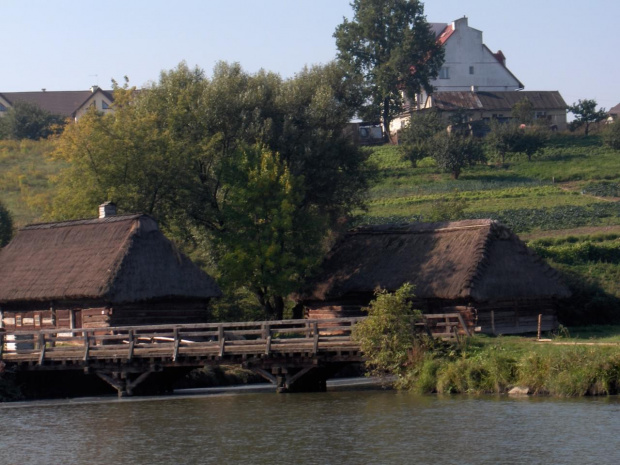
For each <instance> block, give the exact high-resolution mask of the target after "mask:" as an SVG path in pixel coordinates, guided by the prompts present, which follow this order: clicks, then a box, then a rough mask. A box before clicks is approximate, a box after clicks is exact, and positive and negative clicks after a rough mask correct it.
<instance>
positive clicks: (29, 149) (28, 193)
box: [0, 140, 62, 226]
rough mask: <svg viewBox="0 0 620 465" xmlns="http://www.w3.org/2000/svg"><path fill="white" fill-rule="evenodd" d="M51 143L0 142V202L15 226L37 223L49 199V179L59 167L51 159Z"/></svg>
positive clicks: (27, 141)
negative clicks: (6, 209) (7, 210)
mask: <svg viewBox="0 0 620 465" xmlns="http://www.w3.org/2000/svg"><path fill="white" fill-rule="evenodd" d="M53 148H54V146H53V142H51V141H30V140H23V141H5V140H2V141H0V201H2V202H3V203H4V205H5V206H6V207H7V208H8V209H9V211H10V212H11V213H12V215H13V218H14V222H15V224H16V226H23V225H24V224H26V223H30V222H33V221H37V220H39V219H40V217H41V214H42V210H43V206H44V205H45V203H46V202H47V200H48V199H49V195H50V192H51V191H50V183H49V180H50V178H51V177H53V176H54V175H56V174H57V173H58V172H59V170H60V168H61V166H62V165H61V164H60V163H59V162H56V161H53V160H51V159H50V157H49V154H50V153H51V152H52V150H53Z"/></svg>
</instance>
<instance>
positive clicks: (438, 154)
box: [431, 131, 486, 179]
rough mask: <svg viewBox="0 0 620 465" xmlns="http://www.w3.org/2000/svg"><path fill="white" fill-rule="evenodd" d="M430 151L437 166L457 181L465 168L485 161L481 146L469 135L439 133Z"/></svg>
mask: <svg viewBox="0 0 620 465" xmlns="http://www.w3.org/2000/svg"><path fill="white" fill-rule="evenodd" d="M431 151H432V154H433V158H434V159H435V163H437V166H438V167H440V168H441V169H443V170H444V171H447V172H449V173H451V174H452V177H453V178H454V179H458V178H459V176H460V175H461V171H462V170H463V168H465V167H466V166H473V165H475V164H477V163H482V162H484V161H486V159H485V157H484V153H483V150H482V145H481V143H480V142H479V141H478V139H476V138H475V137H473V136H471V135H459V134H450V133H448V132H447V131H442V132H439V133H437V134H436V135H435V137H433V141H432V146H431Z"/></svg>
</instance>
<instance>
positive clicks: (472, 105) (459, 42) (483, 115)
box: [390, 17, 566, 133]
mask: <svg viewBox="0 0 620 465" xmlns="http://www.w3.org/2000/svg"><path fill="white" fill-rule="evenodd" d="M431 29H432V30H433V31H434V32H435V35H436V37H437V41H438V42H439V43H441V44H442V45H443V47H444V53H445V61H444V64H443V66H442V68H441V70H440V72H439V76H438V77H437V79H435V80H434V81H431V84H432V85H433V88H434V91H433V93H432V94H430V95H429V94H427V93H425V92H423V93H421V94H418V95H416V97H415V100H414V101H411V100H408V99H405V105H404V108H403V113H402V114H400V115H399V116H398V117H396V118H394V119H393V120H392V121H391V123H390V132H391V133H396V132H398V130H400V129H402V128H403V127H405V125H406V124H407V122H408V121H409V117H410V115H411V112H412V111H418V110H426V109H430V108H436V109H438V110H440V111H442V112H443V113H446V114H447V113H448V112H452V113H454V112H455V111H457V110H459V109H460V110H466V111H467V113H468V115H469V116H470V120H472V121H473V120H478V119H488V118H489V117H499V118H510V116H511V114H510V113H511V106H510V105H512V104H514V103H516V102H518V101H519V100H522V99H524V98H528V100H530V102H532V104H533V105H534V107H535V108H534V110H535V112H536V117H537V118H545V119H547V120H548V121H549V124H550V125H551V126H554V127H556V128H558V129H560V130H562V129H565V128H566V103H565V102H564V100H563V99H562V97H561V95H559V92H557V91H532V92H527V93H526V92H521V91H522V90H523V89H524V85H523V83H522V82H521V81H520V80H519V79H518V78H517V77H516V76H515V75H514V74H513V73H512V71H510V70H509V69H508V68H507V66H506V57H505V56H504V54H503V53H502V51H501V50H498V51H497V52H492V51H491V49H489V47H487V46H486V45H485V43H484V42H483V40H482V31H479V30H478V29H474V28H472V27H470V26H469V24H468V20H467V17H463V18H460V19H457V20H455V21H453V22H452V23H449V24H446V23H431ZM444 97H445V98H444ZM508 104H510V105H508ZM474 110H475V111H474Z"/></svg>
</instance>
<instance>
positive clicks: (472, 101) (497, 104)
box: [431, 90, 568, 111]
mask: <svg viewBox="0 0 620 465" xmlns="http://www.w3.org/2000/svg"><path fill="white" fill-rule="evenodd" d="M431 98H432V99H433V107H435V108H437V109H438V110H443V111H454V110H457V109H464V110H480V111H510V110H511V109H512V107H513V106H514V105H515V103H518V102H520V101H521V100H524V99H526V98H527V99H528V100H529V101H530V102H531V103H532V105H533V107H534V111H549V110H566V108H568V106H567V105H566V102H565V101H564V99H563V98H562V96H561V95H560V92H558V91H557V90H550V91H522V90H519V91H516V90H515V91H503V92H471V91H451V92H435V93H434V94H433V95H432V97H431Z"/></svg>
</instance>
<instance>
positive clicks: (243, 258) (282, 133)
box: [51, 63, 371, 317]
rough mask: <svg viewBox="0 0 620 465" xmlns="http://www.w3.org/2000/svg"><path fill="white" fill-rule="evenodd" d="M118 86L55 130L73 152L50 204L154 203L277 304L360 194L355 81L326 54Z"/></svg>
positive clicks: (366, 177)
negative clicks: (303, 63) (285, 69)
mask: <svg viewBox="0 0 620 465" xmlns="http://www.w3.org/2000/svg"><path fill="white" fill-rule="evenodd" d="M114 92H115V94H114V110H115V111H114V112H110V113H107V114H105V115H103V114H99V113H97V112H95V111H90V112H89V113H88V114H86V115H85V116H84V117H82V118H81V119H80V121H79V122H78V123H77V124H75V125H71V126H70V127H68V128H67V130H66V131H65V132H64V133H63V134H62V136H61V137H60V138H59V142H58V149H57V151H56V153H55V156H56V157H58V158H61V159H63V160H65V161H67V162H69V163H68V168H67V169H66V170H65V172H64V173H62V174H61V176H60V177H59V179H58V184H59V189H58V196H57V197H56V198H55V200H54V202H53V204H52V209H51V216H52V217H53V218H56V219H68V218H75V217H85V216H91V215H92V212H94V211H95V209H96V206H97V205H98V204H100V203H102V202H103V201H105V200H112V201H114V202H115V203H116V204H117V206H118V208H119V211H126V212H144V213H148V214H151V215H153V216H154V217H156V218H157V219H158V220H159V222H160V224H161V225H162V227H163V228H164V229H165V230H166V232H167V233H168V234H170V235H172V236H173V237H174V238H175V239H176V240H177V241H180V242H181V243H185V244H194V245H196V246H198V244H199V245H200V247H203V244H209V247H213V248H214V250H213V251H212V252H209V254H212V255H213V256H214V258H215V259H217V260H214V262H215V261H217V262H218V266H219V267H220V268H219V271H220V273H219V274H222V275H227V276H228V282H230V283H232V284H234V285H237V286H239V285H243V286H247V288H248V289H251V290H252V292H254V294H255V295H256V297H257V298H258V300H259V301H260V302H261V305H262V306H263V308H264V309H265V311H266V312H267V314H268V315H267V316H276V317H279V316H281V308H282V298H283V297H284V296H286V294H287V293H288V292H289V291H290V287H291V284H290V283H292V282H294V281H295V280H296V279H298V278H299V277H300V276H302V275H303V274H304V273H305V272H306V271H307V270H308V269H309V267H310V265H311V263H314V261H316V259H317V258H318V257H317V255H318V254H317V252H316V251H317V248H318V247H321V246H323V245H324V243H323V240H324V238H325V237H326V235H327V234H328V233H329V230H330V229H333V228H336V227H338V225H339V224H340V220H341V219H342V218H343V217H346V216H347V215H349V214H351V212H352V211H354V210H355V209H357V208H359V207H361V206H362V205H363V202H364V198H365V192H366V189H367V187H368V184H369V181H370V178H371V170H368V169H367V167H366V159H367V154H365V153H364V152H362V151H360V150H359V149H358V148H357V147H355V146H354V145H353V143H352V142H351V141H350V140H349V139H347V138H346V137H345V136H344V135H343V129H344V127H345V125H346V124H347V123H348V121H349V119H350V118H351V117H352V116H353V114H354V112H355V108H356V105H357V104H358V102H359V101H360V96H359V95H360V94H359V88H358V86H357V85H356V83H355V81H350V80H347V79H345V74H344V72H343V70H342V69H341V68H340V67H338V66H337V65H336V64H334V63H331V64H328V65H325V66H316V67H311V68H305V69H304V70H302V71H301V72H300V73H298V74H297V75H296V76H295V77H293V78H291V79H286V80H284V79H282V78H281V77H280V76H278V75H277V74H274V73H268V72H265V71H259V72H258V73H255V74H249V73H247V72H245V71H244V70H243V69H242V68H241V67H240V66H239V65H238V64H228V63H219V64H218V65H217V66H216V67H215V69H214V71H213V74H212V76H211V77H210V78H207V77H206V76H205V73H204V72H203V71H202V70H201V69H199V68H194V69H190V68H189V67H187V65H185V64H184V63H182V64H180V65H179V66H178V67H177V68H176V69H174V70H171V71H165V72H162V73H161V76H160V79H159V81H158V82H157V83H152V84H150V85H149V86H148V87H147V88H145V89H142V90H140V91H139V92H137V91H136V90H135V89H134V88H131V87H129V85H128V83H127V82H126V83H125V85H123V86H119V85H115V91H114ZM250 186H251V189H250ZM278 209H279V211H278V213H277V214H276V210H278ZM315 230H318V231H315ZM257 241H258V242H257ZM255 254H260V256H254V255H255ZM235 257H236V260H238V261H237V262H235V259H233V258H235ZM238 263H244V267H239V264H238Z"/></svg>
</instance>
